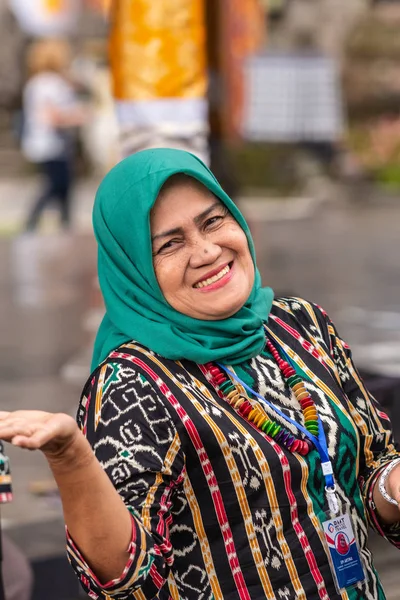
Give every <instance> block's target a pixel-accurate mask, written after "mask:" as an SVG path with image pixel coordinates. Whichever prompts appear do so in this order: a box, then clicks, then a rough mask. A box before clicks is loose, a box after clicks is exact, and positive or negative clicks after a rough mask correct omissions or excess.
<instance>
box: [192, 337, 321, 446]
mask: <svg viewBox="0 0 400 600" xmlns="http://www.w3.org/2000/svg"><path fill="white" fill-rule="evenodd" d="M267 347H268V350H269V351H270V353H271V354H272V356H273V358H274V359H275V361H276V363H277V365H278V367H279V369H280V371H281V372H282V375H283V376H284V378H285V380H286V382H287V384H288V385H289V387H290V388H291V390H292V391H293V393H294V395H295V397H296V399H297V400H298V402H299V403H300V406H301V409H302V411H303V415H304V421H305V426H306V428H307V430H308V431H309V432H310V433H311V434H312V435H318V413H317V410H316V406H315V404H314V401H313V399H312V398H311V396H310V394H309V392H308V391H307V389H306V387H305V385H304V381H303V380H302V379H301V377H300V376H299V375H298V374H297V373H296V371H295V370H294V369H293V367H292V366H291V364H290V363H289V362H287V361H286V360H283V359H282V358H281V357H280V355H279V353H278V351H277V350H276V348H275V347H274V346H273V344H272V343H271V342H270V340H267ZM204 366H205V367H206V369H207V371H208V373H209V375H210V376H211V377H209V376H207V378H208V379H209V380H210V381H211V383H212V384H213V385H214V386H215V387H216V388H217V389H218V391H219V392H220V393H221V394H222V395H223V397H224V398H225V400H226V401H227V402H228V403H229V404H230V405H231V406H232V407H233V408H234V409H235V410H236V411H237V412H238V413H239V414H240V415H242V417H244V418H245V419H247V420H248V421H249V422H251V423H253V424H254V425H255V426H256V427H257V428H258V429H259V430H260V431H263V432H264V433H265V434H266V435H268V436H270V437H271V438H273V439H274V440H275V441H276V442H278V443H279V444H280V445H281V446H283V447H285V448H287V450H289V451H290V452H296V453H298V454H300V455H301V456H306V455H307V454H308V452H309V451H310V449H311V448H312V444H311V442H309V441H308V440H301V439H298V438H296V437H295V436H294V435H293V434H292V433H291V432H290V431H289V430H288V429H286V427H283V426H282V425H279V424H278V423H276V422H275V421H272V420H271V419H269V418H268V417H267V416H266V415H265V414H264V412H263V411H262V410H261V409H260V408H259V407H258V406H253V405H252V404H251V403H250V402H249V401H248V400H246V399H245V398H244V397H243V396H241V395H240V393H239V391H238V389H237V387H236V385H235V384H234V383H233V382H232V381H231V380H230V379H229V378H228V377H227V376H226V375H225V373H224V372H223V371H222V370H221V369H219V367H216V366H215V365H214V364H213V363H207V364H206V365H204Z"/></svg>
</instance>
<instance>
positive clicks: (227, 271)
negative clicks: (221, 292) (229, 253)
mask: <svg viewBox="0 0 400 600" xmlns="http://www.w3.org/2000/svg"><path fill="white" fill-rule="evenodd" d="M232 266H233V262H231V263H229V264H228V265H226V266H225V267H223V268H222V269H221V270H220V271H219V272H218V273H216V274H215V275H213V276H212V277H208V278H207V279H203V280H202V281H198V282H197V283H195V284H194V286H193V287H194V288H195V289H198V290H202V291H208V290H214V289H216V288H219V287H222V286H224V285H225V284H226V283H228V281H229V280H230V279H231V277H232Z"/></svg>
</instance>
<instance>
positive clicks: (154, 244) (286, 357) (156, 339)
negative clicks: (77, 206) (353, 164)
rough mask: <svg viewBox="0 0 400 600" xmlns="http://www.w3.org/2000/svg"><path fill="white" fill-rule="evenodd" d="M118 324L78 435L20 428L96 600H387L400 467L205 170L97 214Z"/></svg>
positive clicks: (111, 189)
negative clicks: (377, 559) (277, 290)
mask: <svg viewBox="0 0 400 600" xmlns="http://www.w3.org/2000/svg"><path fill="white" fill-rule="evenodd" d="M93 223H94V230H95V234H96V238H97V241H98V246H99V263H98V264H99V281H100V285H101V289H102V293H103V296H104V300H105V305H106V314H105V317H104V320H103V322H102V324H101V327H100V329H99V332H98V335H97V339H96V343H95V348H94V354H93V364H92V373H91V375H90V377H89V379H88V381H87V383H86V385H85V386H84V389H83V393H82V397H81V401H80V404H79V411H78V425H79V427H78V426H77V424H76V423H75V422H74V420H73V419H72V418H71V417H70V416H68V415H53V414H49V413H40V412H38V411H19V412H17V413H0V439H5V440H7V441H12V443H14V444H15V445H17V446H21V447H25V448H31V449H33V448H40V449H41V450H42V451H43V452H44V454H45V456H46V458H47V460H48V462H49V464H50V467H51V469H52V471H53V473H54V476H55V478H56V481H57V484H58V486H59V489H60V494H61V498H62V502H63V509H64V515H65V521H66V525H67V533H68V553H69V557H70V560H71V564H72V566H73V568H74V569H75V571H76V573H77V575H78V577H79V579H80V581H81V583H82V586H83V588H84V589H85V591H86V592H87V593H88V594H89V595H90V597H91V598H93V599H96V598H102V599H103V600H106V599H108V598H114V599H115V600H128V598H140V599H142V600H150V599H154V598H158V599H159V600H167V599H173V600H184V599H185V600H210V599H211V598H212V599H213V600H236V599H239V600H253V599H254V600H261V598H269V599H270V600H275V599H278V598H285V599H287V600H294V599H295V598H296V599H297V600H315V599H317V598H318V599H319V600H384V598H385V594H384V592H383V589H382V587H381V584H380V581H379V578H378V575H377V574H376V571H375V569H374V567H373V562H372V556H371V553H370V551H369V549H368V545H367V544H368V534H367V529H368V525H372V526H373V527H374V528H375V530H376V531H378V533H379V534H380V535H382V536H383V537H385V538H387V539H388V540H389V541H390V542H391V543H393V544H394V545H396V546H397V547H400V523H399V520H400V513H399V506H398V503H399V501H400V453H399V452H398V451H397V449H396V447H395V445H394V442H393V436H392V430H391V424H390V421H389V419H388V417H387V415H385V414H384V413H383V412H382V411H381V410H380V408H379V406H378V405H377V403H376V402H375V401H374V399H373V398H372V397H371V396H370V395H369V394H368V392H367V390H366V389H365V387H364V385H363V382H362V381H361V379H360V377H359V374H358V373H357V370H356V368H355V366H354V364H353V362H352V358H351V352H350V349H349V348H348V346H347V345H346V344H345V343H344V342H343V340H342V339H341V338H340V337H339V335H338V334H337V332H336V329H335V327H334V325H333V324H332V322H331V321H330V319H329V317H328V316H327V315H326V313H325V312H324V311H323V310H322V309H321V308H319V307H318V306H316V305H314V304H310V303H308V302H306V301H304V300H301V299H299V298H279V299H276V300H274V301H273V294H272V290H271V289H270V288H263V287H262V285H261V280H260V275H259V272H258V270H257V266H256V259H255V252H254V247H253V242H252V239H251V235H250V232H249V229H248V226H247V224H246V222H245V220H244V218H243V216H242V215H241V213H240V212H239V210H238V209H237V207H236V206H235V204H234V203H233V202H232V200H231V199H230V198H229V197H228V196H227V195H226V193H225V192H224V191H223V189H222V188H221V187H220V186H219V184H218V182H217V181H216V179H215V178H214V176H213V175H212V173H211V172H210V171H209V170H208V169H207V167H206V166H205V165H204V164H203V163H201V162H200V161H199V160H198V159H197V158H196V157H194V156H192V155H191V154H188V153H186V152H182V151H178V150H168V149H155V150H151V151H144V152H140V153H138V154H135V155H132V156H130V157H128V158H127V159H125V160H124V161H122V162H121V163H119V164H118V165H117V166H116V167H114V169H113V170H112V171H111V172H110V173H109V174H108V175H107V176H106V178H105V179H104V181H103V183H102V184H101V186H100V188H99V190H98V193H97V196H96V201H95V206H94V214H93Z"/></svg>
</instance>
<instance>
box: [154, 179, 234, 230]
mask: <svg viewBox="0 0 400 600" xmlns="http://www.w3.org/2000/svg"><path fill="white" fill-rule="evenodd" d="M188 179H189V178H188ZM219 204H222V202H221V200H220V199H218V198H217V197H216V196H215V195H214V194H213V193H212V192H211V191H210V190H209V189H207V188H206V187H205V186H204V185H202V184H201V183H200V182H197V181H196V180H190V179H189V181H179V182H177V183H176V184H174V185H170V186H168V188H165V189H163V190H162V191H161V193H160V194H159V195H158V197H157V200H156V202H155V204H154V206H153V208H152V210H151V220H152V222H154V223H159V222H160V221H161V222H162V221H164V220H168V221H171V220H174V219H183V220H185V219H192V218H195V217H196V216H197V215H198V214H200V213H201V212H203V211H204V210H207V209H208V208H209V207H211V206H213V205H219Z"/></svg>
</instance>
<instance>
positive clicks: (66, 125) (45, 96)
mask: <svg viewBox="0 0 400 600" xmlns="http://www.w3.org/2000/svg"><path fill="white" fill-rule="evenodd" d="M69 63H70V49H69V45H68V44H67V43H66V42H64V41H62V40H40V41H36V42H34V43H33V44H32V46H31V47H30V49H29V51H28V54H27V67H28V74H29V77H28V80H27V83H26V85H25V88H24V93H23V111H24V126H23V133H22V151H23V153H24V155H25V157H26V158H27V159H28V160H29V161H30V162H32V163H36V164H37V165H38V167H39V168H40V170H41V171H42V173H43V176H44V180H45V185H44V189H43V191H42V193H41V194H40V196H39V198H37V199H36V201H35V203H34V205H33V207H32V209H31V211H30V213H29V216H28V219H27V223H26V229H27V230H34V229H35V228H36V226H37V224H38V222H39V219H40V217H41V214H42V212H43V211H44V209H45V208H46V207H47V206H48V204H49V203H50V202H52V201H53V200H57V202H58V205H59V208H60V214H61V223H62V225H63V226H65V227H68V226H69V224H70V191H71V184H72V180H73V150H74V140H73V137H74V136H73V133H74V128H75V127H77V126H78V125H80V124H82V123H83V121H84V119H85V113H84V109H83V107H82V106H81V104H80V103H79V101H78V98H77V95H76V93H75V90H74V87H73V85H72V83H71V82H70V81H69V78H68V75H67V69H68V67H69Z"/></svg>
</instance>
